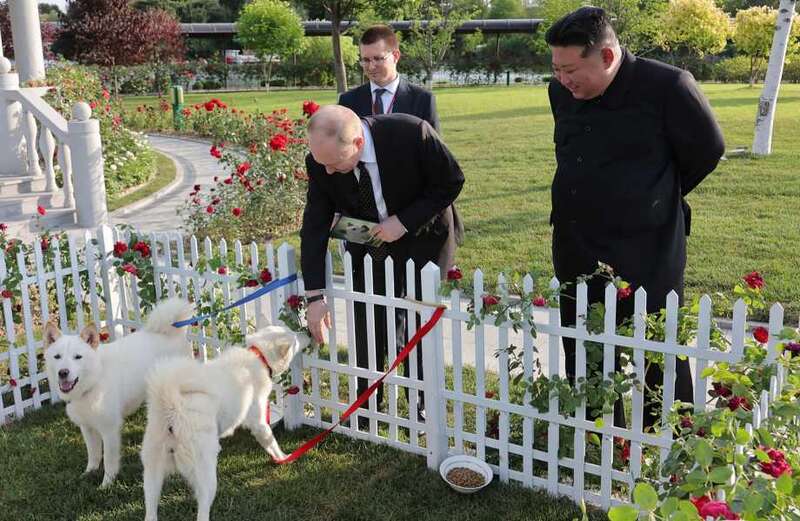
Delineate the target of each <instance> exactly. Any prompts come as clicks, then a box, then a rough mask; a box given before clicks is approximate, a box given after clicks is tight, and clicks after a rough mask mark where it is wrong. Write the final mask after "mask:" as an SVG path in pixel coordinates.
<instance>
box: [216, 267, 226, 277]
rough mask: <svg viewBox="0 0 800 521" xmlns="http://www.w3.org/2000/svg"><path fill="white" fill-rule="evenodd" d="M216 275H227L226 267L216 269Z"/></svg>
mask: <svg viewBox="0 0 800 521" xmlns="http://www.w3.org/2000/svg"><path fill="white" fill-rule="evenodd" d="M217 273H219V274H220V275H227V274H228V268H227V266H220V267H219V268H217Z"/></svg>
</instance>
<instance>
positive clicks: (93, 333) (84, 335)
mask: <svg viewBox="0 0 800 521" xmlns="http://www.w3.org/2000/svg"><path fill="white" fill-rule="evenodd" d="M81 340H83V341H84V342H86V343H87V344H89V345H90V346H92V349H97V346H99V345H100V333H98V332H97V327H95V325H94V324H88V325H87V326H86V327H84V328H83V331H81Z"/></svg>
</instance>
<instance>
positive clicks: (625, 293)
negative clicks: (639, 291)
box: [617, 286, 633, 300]
mask: <svg viewBox="0 0 800 521" xmlns="http://www.w3.org/2000/svg"><path fill="white" fill-rule="evenodd" d="M632 293H633V288H631V287H630V286H625V287H622V288H617V298H618V299H619V300H625V299H626V298H628V297H630V296H631V294H632Z"/></svg>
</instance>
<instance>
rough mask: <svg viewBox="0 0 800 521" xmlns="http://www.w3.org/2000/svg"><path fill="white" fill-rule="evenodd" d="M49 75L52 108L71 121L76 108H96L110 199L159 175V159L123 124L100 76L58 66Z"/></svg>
mask: <svg viewBox="0 0 800 521" xmlns="http://www.w3.org/2000/svg"><path fill="white" fill-rule="evenodd" d="M47 75H48V81H49V82H50V83H51V84H53V85H56V89H55V90H53V91H51V92H50V93H48V95H47V101H48V103H50V105H52V106H53V107H54V108H55V109H56V110H58V111H59V112H60V113H61V114H63V115H64V117H66V118H67V119H69V117H70V112H71V110H72V106H73V105H74V104H75V103H77V102H78V101H85V102H87V103H89V106H90V107H92V110H93V117H94V118H97V119H98V120H99V121H100V138H101V139H102V142H103V160H104V174H105V183H106V192H107V194H108V195H109V196H114V195H115V194H119V193H120V192H122V191H123V190H125V189H127V188H131V187H133V186H137V185H140V184H142V183H144V182H146V181H147V180H149V179H150V178H151V177H152V176H153V175H154V174H155V165H156V162H155V156H154V154H153V152H152V150H151V149H150V147H149V145H148V144H147V142H146V140H145V137H144V136H143V135H142V134H141V133H138V132H133V131H131V130H130V129H128V128H126V127H125V126H124V125H123V124H122V116H121V115H120V114H119V113H118V111H117V109H116V107H114V103H113V102H112V101H111V95H110V94H109V92H108V91H107V90H105V89H103V87H102V85H101V83H100V78H99V77H98V75H97V74H96V73H94V72H93V71H92V70H91V69H89V68H87V67H82V66H74V65H67V64H58V65H57V66H55V67H51V68H49V69H48V72H47Z"/></svg>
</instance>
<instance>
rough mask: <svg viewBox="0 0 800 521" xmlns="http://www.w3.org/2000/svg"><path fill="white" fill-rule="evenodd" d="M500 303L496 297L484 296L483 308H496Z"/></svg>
mask: <svg viewBox="0 0 800 521" xmlns="http://www.w3.org/2000/svg"><path fill="white" fill-rule="evenodd" d="M499 303H500V299H499V298H497V297H495V296H494V295H484V296H483V307H486V308H490V307H492V306H496V305H498V304H499Z"/></svg>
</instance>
